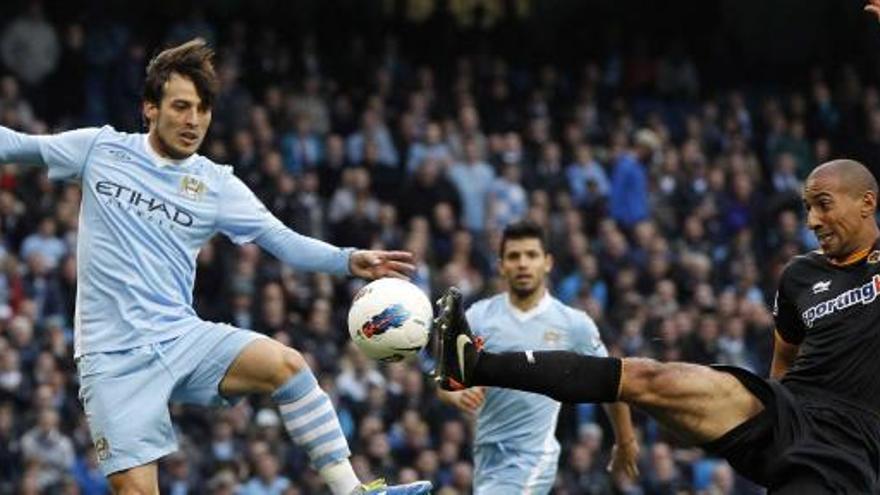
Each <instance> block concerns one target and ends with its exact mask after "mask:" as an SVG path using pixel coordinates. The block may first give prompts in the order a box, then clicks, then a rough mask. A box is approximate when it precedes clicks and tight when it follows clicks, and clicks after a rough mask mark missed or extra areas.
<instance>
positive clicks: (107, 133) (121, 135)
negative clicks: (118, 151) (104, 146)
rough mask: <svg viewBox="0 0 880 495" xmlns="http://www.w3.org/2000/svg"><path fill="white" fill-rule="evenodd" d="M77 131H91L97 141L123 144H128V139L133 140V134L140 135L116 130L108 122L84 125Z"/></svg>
mask: <svg viewBox="0 0 880 495" xmlns="http://www.w3.org/2000/svg"><path fill="white" fill-rule="evenodd" d="M79 131H80V132H90V133H93V134H94V136H95V139H97V142H98V143H116V144H123V145H126V144H129V141H131V142H133V139H134V136H140V135H141V134H132V133H129V132H123V131H118V130H116V128H115V127H113V126H112V125H109V124H107V125H103V126H101V127H85V128H82V129H79Z"/></svg>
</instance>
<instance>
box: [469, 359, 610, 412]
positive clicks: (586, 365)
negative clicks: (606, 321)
mask: <svg viewBox="0 0 880 495" xmlns="http://www.w3.org/2000/svg"><path fill="white" fill-rule="evenodd" d="M620 374H621V360H620V359H618V358H601V357H592V356H584V355H582V354H577V353H574V352H568V351H527V352H503V353H499V354H492V353H488V352H481V353H480V355H479V358H478V359H477V364H476V366H475V367H474V373H473V380H472V382H473V384H474V385H487V386H490V387H504V388H513V389H517V390H524V391H526V392H535V393H538V394H543V395H546V396H548V397H550V398H553V399H556V400H558V401H560V402H568V403H577V402H615V401H617V393H618V387H619V386H620Z"/></svg>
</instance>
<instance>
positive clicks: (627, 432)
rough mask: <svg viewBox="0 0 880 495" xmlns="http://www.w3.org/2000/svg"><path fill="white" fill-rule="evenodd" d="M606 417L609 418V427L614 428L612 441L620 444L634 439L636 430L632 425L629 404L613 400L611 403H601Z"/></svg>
mask: <svg viewBox="0 0 880 495" xmlns="http://www.w3.org/2000/svg"><path fill="white" fill-rule="evenodd" d="M603 407H604V408H605V413H606V414H608V419H609V420H611V427H612V428H613V429H614V442H615V443H617V444H622V443H626V442H631V441H633V440H635V439H636V432H635V430H634V429H633V425H632V415H631V414H630V410H629V406H627V405H626V404H624V403H623V402H614V403H611V404H603Z"/></svg>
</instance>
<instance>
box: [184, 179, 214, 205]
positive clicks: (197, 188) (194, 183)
mask: <svg viewBox="0 0 880 495" xmlns="http://www.w3.org/2000/svg"><path fill="white" fill-rule="evenodd" d="M207 190H208V187H207V186H206V185H205V183H204V182H202V181H200V180H199V179H196V178H195V177H192V176H189V175H185V176H184V177H183V179H181V180H180V194H181V195H183V196H185V197H187V198H189V199H194V200H196V201H198V200H200V199H202V196H204V195H205V191H207Z"/></svg>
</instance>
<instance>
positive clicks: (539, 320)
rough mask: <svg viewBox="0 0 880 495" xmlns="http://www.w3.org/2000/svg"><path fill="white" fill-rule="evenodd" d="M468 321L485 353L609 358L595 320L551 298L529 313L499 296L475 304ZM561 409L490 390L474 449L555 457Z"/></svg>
mask: <svg viewBox="0 0 880 495" xmlns="http://www.w3.org/2000/svg"><path fill="white" fill-rule="evenodd" d="M466 315H467V320H468V323H469V324H470V326H471V328H472V329H473V331H474V334H476V335H478V336H480V337H482V338H483V340H484V345H485V349H486V350H487V351H490V352H510V351H529V350H531V351H573V352H577V353H580V354H586V355H591V356H607V355H608V351H607V350H606V349H605V346H604V344H603V343H602V340H601V339H600V337H599V331H598V329H597V328H596V324H595V323H594V322H593V320H592V319H591V318H590V317H589V316H587V314H586V313H584V312H583V311H579V310H576V309H573V308H570V307H568V306H566V305H564V304H563V303H561V302H560V301H559V300H558V299H556V298H554V297H552V296H550V295H549V294H547V295H545V296H544V298H543V299H542V300H541V302H540V303H538V305H537V306H536V307H534V308H533V309H531V310H530V311H528V312H523V311H520V310H519V309H517V308H516V307H515V306H513V305H512V304H511V303H510V298H509V296H508V295H507V293H502V294H498V295H496V296H494V297H491V298H488V299H484V300H482V301H479V302H477V303H474V304H473V305H472V306H471V307H470V308H469V309H468V311H467V313H466ZM559 407H560V403H559V402H557V401H555V400H553V399H550V398H549V397H546V396H543V395H538V394H533V393H530V392H521V391H518V390H510V389H504V388H496V387H486V398H485V402H483V405H482V407H481V408H480V411H479V414H478V416H477V432H476V438H475V441H474V444H475V445H476V446H480V445H495V446H500V447H501V448H502V449H512V450H516V451H520V452H533V453H542V454H556V453H558V452H559V443H558V442H557V441H556V437H555V432H556V420H557V417H558V413H559Z"/></svg>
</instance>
